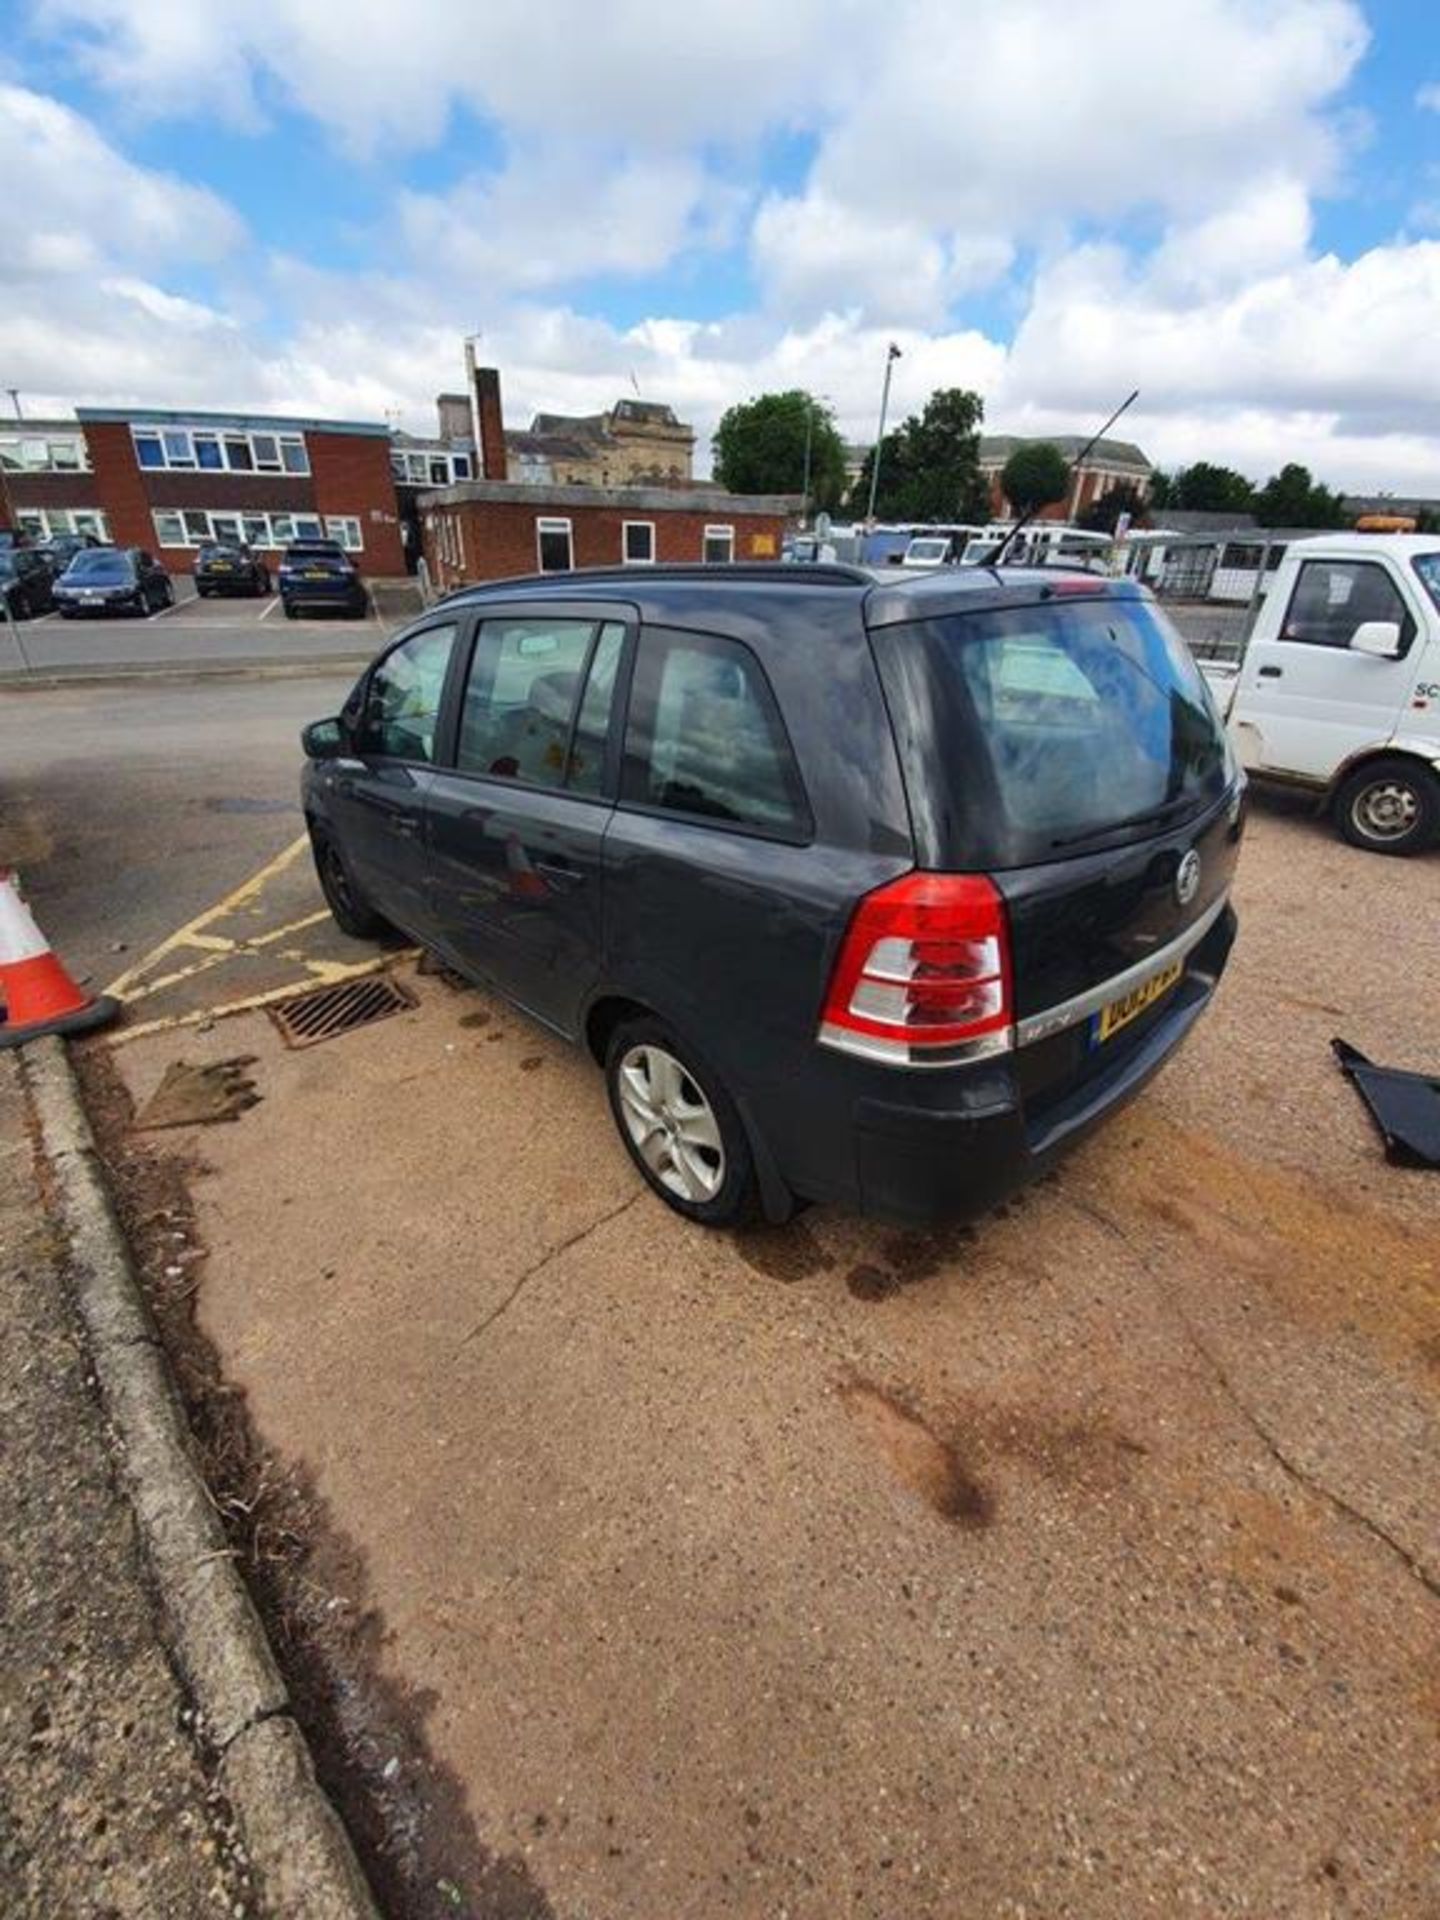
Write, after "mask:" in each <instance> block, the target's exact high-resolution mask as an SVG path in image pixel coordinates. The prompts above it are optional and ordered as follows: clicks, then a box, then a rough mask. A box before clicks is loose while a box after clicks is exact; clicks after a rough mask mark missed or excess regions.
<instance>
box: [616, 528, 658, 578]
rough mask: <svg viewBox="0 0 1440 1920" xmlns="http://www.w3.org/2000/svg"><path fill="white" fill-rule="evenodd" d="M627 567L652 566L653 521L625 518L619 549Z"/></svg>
mask: <svg viewBox="0 0 1440 1920" xmlns="http://www.w3.org/2000/svg"><path fill="white" fill-rule="evenodd" d="M621 551H622V553H623V554H624V558H625V564H626V566H627V567H653V566H654V564H655V522H654V521H653V520H627V521H626V522H625V528H624V545H623V547H622V549H621Z"/></svg>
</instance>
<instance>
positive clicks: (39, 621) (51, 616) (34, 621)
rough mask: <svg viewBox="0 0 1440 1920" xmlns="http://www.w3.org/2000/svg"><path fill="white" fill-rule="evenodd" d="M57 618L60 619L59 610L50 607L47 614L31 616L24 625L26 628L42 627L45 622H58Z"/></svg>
mask: <svg viewBox="0 0 1440 1920" xmlns="http://www.w3.org/2000/svg"><path fill="white" fill-rule="evenodd" d="M59 618H60V609H59V608H58V607H52V608H51V609H50V611H49V613H34V614H31V616H30V618H29V619H28V620H27V621H26V622H25V624H26V626H27V627H43V626H44V624H45V622H46V621H47V620H58V619H59Z"/></svg>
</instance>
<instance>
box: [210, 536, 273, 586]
mask: <svg viewBox="0 0 1440 1920" xmlns="http://www.w3.org/2000/svg"><path fill="white" fill-rule="evenodd" d="M195 591H196V593H197V594H199V596H200V598H201V599H202V600H208V599H209V598H210V597H211V595H212V594H221V593H248V594H250V595H252V596H257V595H264V594H268V593H269V591H270V569H269V567H267V566H266V564H265V562H264V561H263V560H262V559H261V558H260V556H259V554H258V553H253V552H252V551H251V550H250V548H249V547H245V546H240V545H238V544H236V543H234V542H223V543H222V542H216V543H215V544H214V545H213V546H207V547H201V548H200V550H199V552H198V553H197V554H196V556H195Z"/></svg>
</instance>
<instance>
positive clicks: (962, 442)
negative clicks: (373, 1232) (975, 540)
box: [850, 387, 990, 525]
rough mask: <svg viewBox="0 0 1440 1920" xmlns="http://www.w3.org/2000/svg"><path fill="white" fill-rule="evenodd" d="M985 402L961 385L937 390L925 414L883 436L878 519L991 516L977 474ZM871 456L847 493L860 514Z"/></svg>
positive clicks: (980, 518)
mask: <svg viewBox="0 0 1440 1920" xmlns="http://www.w3.org/2000/svg"><path fill="white" fill-rule="evenodd" d="M984 416H985V403H984V401H983V400H982V399H981V398H980V396H979V394H978V393H970V392H968V391H967V390H966V389H965V388H964V387H937V388H936V390H935V392H934V393H932V394H931V396H930V398H929V399H928V400H927V401H926V402H925V406H924V410H923V411H922V412H920V413H918V414H913V413H912V414H911V415H910V417H909V418H908V419H907V420H905V421H903V422H902V423H901V425H900V426H898V427H896V428H895V430H894V431H893V432H891V433H887V434H886V436H885V439H884V441H883V442H882V444H881V448H880V485H879V487H878V489H877V491H876V495H875V512H876V514H877V516H878V517H879V518H880V519H882V520H914V521H936V520H938V521H946V522H948V521H956V520H959V521H966V522H970V523H973V524H977V525H983V524H984V522H985V521H987V520H988V519H989V518H990V491H989V488H988V487H987V486H986V484H985V478H984V475H983V474H982V473H981V471H980V422H981V420H982V419H983V418H984ZM874 458H875V454H874V449H873V448H872V449H871V450H870V452H869V453H867V454H866V456H865V460H864V464H863V465H862V466H861V469H860V477H859V479H858V480H857V481H856V482H855V487H854V490H853V491H852V493H851V495H850V506H851V509H852V511H854V512H856V513H864V512H866V510H867V509H868V507H869V504H870V474H871V470H872V463H873V461H874Z"/></svg>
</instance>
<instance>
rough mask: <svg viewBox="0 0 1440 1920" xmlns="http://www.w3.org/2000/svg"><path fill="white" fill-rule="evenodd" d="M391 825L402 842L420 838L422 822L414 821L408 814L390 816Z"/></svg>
mask: <svg viewBox="0 0 1440 1920" xmlns="http://www.w3.org/2000/svg"><path fill="white" fill-rule="evenodd" d="M390 825H391V827H392V828H393V829H394V831H395V832H396V833H398V834H399V836H400V838H401V839H402V840H418V839H419V838H420V822H419V821H418V820H412V819H411V817H410V815H409V814H408V813H396V814H392V815H391V816H390Z"/></svg>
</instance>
